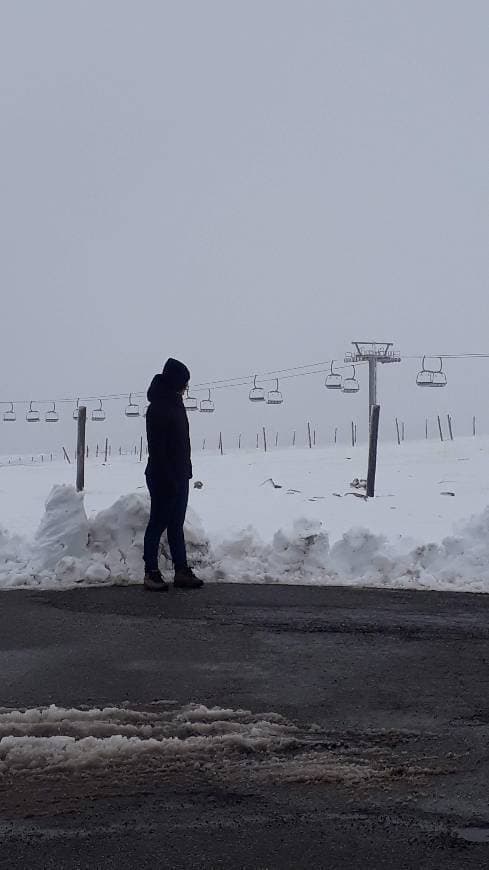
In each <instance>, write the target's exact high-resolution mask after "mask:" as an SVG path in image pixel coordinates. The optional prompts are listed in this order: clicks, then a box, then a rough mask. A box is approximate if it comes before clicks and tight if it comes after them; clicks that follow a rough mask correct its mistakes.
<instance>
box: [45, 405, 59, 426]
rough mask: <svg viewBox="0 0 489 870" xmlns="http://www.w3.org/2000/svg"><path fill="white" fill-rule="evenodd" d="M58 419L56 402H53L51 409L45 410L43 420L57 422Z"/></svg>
mask: <svg viewBox="0 0 489 870" xmlns="http://www.w3.org/2000/svg"><path fill="white" fill-rule="evenodd" d="M58 421H59V414H58V412H57V410H56V402H53V407H52V408H51V410H50V411H46V413H45V415H44V422H45V423H58Z"/></svg>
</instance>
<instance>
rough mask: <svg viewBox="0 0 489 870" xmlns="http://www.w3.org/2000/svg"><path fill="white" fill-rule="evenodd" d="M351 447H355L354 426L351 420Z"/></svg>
mask: <svg viewBox="0 0 489 870" xmlns="http://www.w3.org/2000/svg"><path fill="white" fill-rule="evenodd" d="M351 446H352V447H354V446H355V424H354V422H353V420H352V421H351Z"/></svg>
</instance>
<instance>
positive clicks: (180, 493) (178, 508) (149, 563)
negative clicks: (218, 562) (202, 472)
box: [143, 475, 189, 571]
mask: <svg viewBox="0 0 489 870" xmlns="http://www.w3.org/2000/svg"><path fill="white" fill-rule="evenodd" d="M146 483H147V485H148V489H149V494H150V496H151V512H150V515H149V522H148V526H147V529H146V532H145V535H144V555H143V559H144V564H145V567H146V571H155V570H156V569H157V568H158V552H159V549H160V540H161V536H162V534H163V532H164V531H165V529H166V532H167V537H168V546H169V548H170V554H171V557H172V560H173V564H174V566H175V570H176V571H178V569H179V568H185V567H186V565H187V551H186V548H185V537H184V534H183V524H184V522H185V514H186V513H187V504H188V491H189V482H188V480H185V481H183V482H182V483H180V484H179V485H178V488H177V490H176V491H175V492H168V491H167V490H166V489H165V488H162V487H161V484H159V482H158V481H156V480H154V479H153V478H152V477H151V476H150V475H146Z"/></svg>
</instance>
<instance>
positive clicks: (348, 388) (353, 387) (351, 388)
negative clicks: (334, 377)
mask: <svg viewBox="0 0 489 870" xmlns="http://www.w3.org/2000/svg"><path fill="white" fill-rule="evenodd" d="M352 369H353V374H352V375H351V377H349V378H344V379H343V384H342V387H341V390H342V392H343V393H358V391H359V389H360V384H359V383H358V381H357V378H356V371H355V366H352Z"/></svg>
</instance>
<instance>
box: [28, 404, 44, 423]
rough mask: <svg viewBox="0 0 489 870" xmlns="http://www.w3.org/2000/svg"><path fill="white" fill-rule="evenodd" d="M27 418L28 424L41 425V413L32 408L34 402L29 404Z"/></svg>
mask: <svg viewBox="0 0 489 870" xmlns="http://www.w3.org/2000/svg"><path fill="white" fill-rule="evenodd" d="M25 418H26V420H27V422H28V423H39V420H40V419H41V415H40V413H39V411H37V410H36V409H35V408H33V407H32V402H29V410H28V411H27V414H26V415H25Z"/></svg>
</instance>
